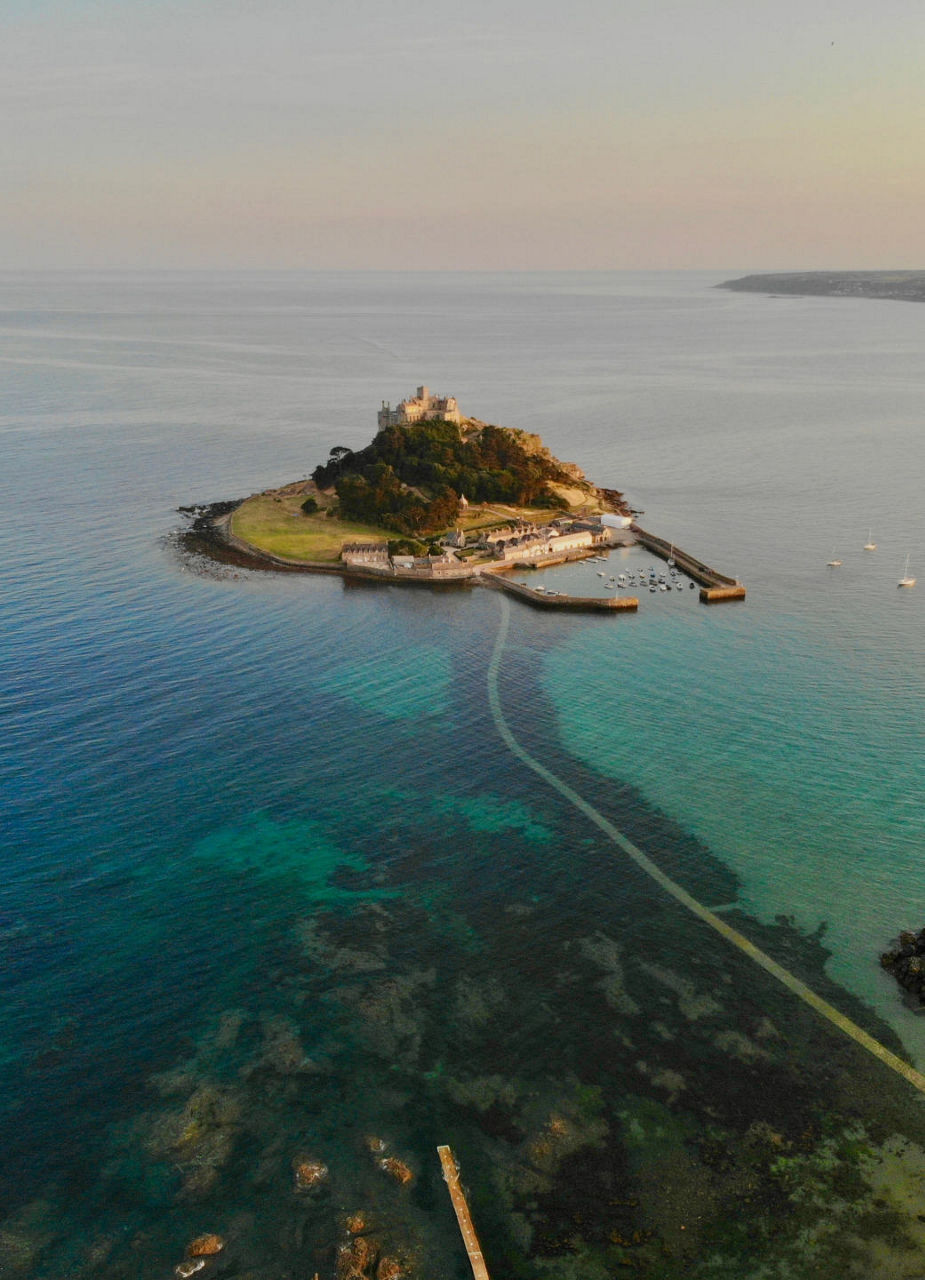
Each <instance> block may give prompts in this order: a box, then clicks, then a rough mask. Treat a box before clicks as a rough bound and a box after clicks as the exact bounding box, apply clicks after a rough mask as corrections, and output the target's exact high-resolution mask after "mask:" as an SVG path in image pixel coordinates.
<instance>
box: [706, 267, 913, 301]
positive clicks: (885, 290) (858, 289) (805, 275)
mask: <svg viewBox="0 0 925 1280" xmlns="http://www.w3.org/2000/svg"><path fill="white" fill-rule="evenodd" d="M716 287H717V289H733V290H735V291H737V292H741V293H766V294H775V295H792V296H795V297H819V298H881V299H888V300H891V301H894V302H925V271H795V272H771V273H769V274H767V275H764V274H762V275H754V276H741V277H740V278H739V279H737V280H724V281H723V282H722V284H718V285H717V286H716Z"/></svg>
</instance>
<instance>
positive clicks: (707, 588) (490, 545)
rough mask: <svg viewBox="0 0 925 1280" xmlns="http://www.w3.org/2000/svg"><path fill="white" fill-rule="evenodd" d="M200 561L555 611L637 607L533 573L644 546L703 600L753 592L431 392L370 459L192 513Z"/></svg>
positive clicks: (387, 427) (395, 412) (406, 405)
mask: <svg viewBox="0 0 925 1280" xmlns="http://www.w3.org/2000/svg"><path fill="white" fill-rule="evenodd" d="M182 510H183V513H184V514H185V515H187V516H189V517H191V518H192V524H191V527H190V528H189V529H188V530H187V531H186V533H185V534H184V535H183V538H182V541H183V545H184V546H185V548H186V549H187V550H188V551H191V552H195V553H199V554H206V555H208V556H210V557H211V558H213V559H220V560H222V561H224V562H225V563H231V564H235V565H239V566H241V567H245V568H253V569H273V570H278V571H279V570H281V571H287V572H308V573H339V574H341V575H342V576H344V577H348V578H355V579H365V580H379V581H383V580H385V581H389V582H393V583H414V584H423V585H429V586H437V585H485V586H496V587H500V588H501V589H502V590H507V591H509V592H510V593H511V594H513V595H516V596H518V597H519V598H520V599H522V600H525V601H526V602H528V603H531V604H536V605H538V606H539V607H543V608H559V609H561V608H586V609H595V610H597V609H608V610H632V609H635V608H636V607H637V606H638V599H637V598H635V597H633V596H625V595H614V596H609V597H604V598H599V597H589V598H585V597H582V598H577V597H574V596H569V595H565V594H563V593H560V592H556V593H552V592H550V593H549V594H548V595H547V594H546V593H545V591H544V590H541V589H536V590H534V589H533V588H531V587H530V586H528V585H527V584H526V583H524V582H513V581H511V580H510V576H509V575H510V573H511V571H513V570H521V571H523V570H530V569H536V568H540V567H547V566H549V565H554V564H561V563H564V562H566V561H568V560H573V559H580V558H585V557H590V556H596V555H600V554H601V552H602V550H605V549H607V548H609V547H614V546H620V545H623V546H628V545H632V544H634V543H637V542H638V543H642V544H643V545H645V546H646V547H647V548H649V549H650V550H651V551H653V552H654V553H655V554H656V555H657V556H660V557H661V558H662V559H665V560H668V561H670V562H671V564H672V565H673V566H674V565H675V564H677V565H678V566H679V569H680V570H683V572H685V573H687V574H688V575H689V577H690V578H691V579H692V580H693V581H695V582H698V583H699V584H700V586H701V598H702V599H705V600H707V601H708V602H712V601H713V600H719V599H741V598H744V595H745V588H744V587H743V586H742V584H741V583H739V582H737V581H736V580H735V579H734V578H729V577H727V576H725V575H723V574H719V573H717V572H716V571H715V570H713V569H711V568H710V567H709V566H707V565H705V564H703V563H702V562H701V561H699V560H697V559H696V558H695V557H693V556H689V555H688V554H687V553H685V552H683V551H682V550H681V549H680V548H673V547H672V546H671V544H670V543H668V542H666V541H665V540H664V539H661V538H657V537H655V536H654V535H652V534H649V533H647V532H646V531H645V530H644V529H642V528H641V527H640V526H639V525H638V523H637V522H636V517H637V516H638V515H640V514H642V513H641V512H638V511H634V510H632V509H631V508H630V506H629V505H628V503H627V502H626V499H625V497H624V494H623V493H622V492H621V491H620V490H618V489H613V488H606V487H602V486H599V485H595V484H593V483H591V481H589V480H588V479H587V477H586V476H585V474H584V472H583V471H582V470H581V468H580V467H578V466H577V465H576V464H575V463H573V462H562V461H560V460H559V459H558V458H556V457H554V456H553V454H552V453H551V452H550V451H549V449H547V448H546V446H545V445H544V444H543V441H542V440H541V439H540V437H539V436H537V435H534V434H531V433H530V432H527V431H523V430H520V429H516V428H510V427H499V426H495V425H493V424H491V423H488V422H484V421H482V420H481V419H479V418H474V417H467V416H465V415H463V414H462V412H461V411H460V409H459V405H458V403H457V400H456V398H455V397H454V396H436V395H432V394H431V392H430V390H429V388H428V387H426V386H420V387H418V388H417V392H416V394H415V395H413V396H410V397H408V398H407V399H405V400H402V401H400V402H399V404H398V405H397V406H396V407H395V408H392V406H391V405H390V404H389V403H387V402H385V401H383V403H382V406H381V408H380V409H379V410H378V412H377V415H376V434H375V436H374V438H373V439H372V441H371V442H370V443H369V444H368V445H367V446H366V447H365V448H363V449H359V450H352V449H349V448H347V447H345V446H338V447H335V448H333V449H332V450H331V451H330V454H329V456H328V458H327V460H326V461H325V462H323V463H320V464H319V465H318V466H316V467H315V469H314V471H313V472H312V473H311V476H309V477H306V478H304V479H301V480H296V481H293V482H290V483H287V484H284V485H282V486H281V487H279V488H275V489H267V490H264V491H263V492H261V493H256V494H253V495H252V496H251V497H248V498H245V499H242V500H240V501H236V502H225V503H213V504H210V505H207V506H200V507H189V508H183V509H182Z"/></svg>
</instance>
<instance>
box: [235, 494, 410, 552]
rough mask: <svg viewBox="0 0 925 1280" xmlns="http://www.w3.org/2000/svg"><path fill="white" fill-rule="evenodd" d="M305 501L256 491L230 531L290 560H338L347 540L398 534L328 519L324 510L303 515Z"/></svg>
mask: <svg viewBox="0 0 925 1280" xmlns="http://www.w3.org/2000/svg"><path fill="white" fill-rule="evenodd" d="M304 500H305V495H304V494H294V495H291V496H284V497H280V498H276V497H271V496H270V495H269V494H264V493H258V494H255V495H254V497H252V498H248V499H247V501H246V502H242V504H241V506H240V507H238V509H237V511H235V513H234V515H233V516H232V520H231V531H232V533H233V534H234V535H235V536H236V537H238V538H241V539H243V540H244V541H245V542H249V543H250V544H251V546H254V547H259V548H260V550H261V551H269V552H270V553H271V554H272V555H276V556H284V557H285V558H286V559H288V560H337V559H339V557H340V549H341V546H342V545H343V544H344V543H345V542H383V541H384V540H385V539H387V538H388V537H390V536H391V537H397V536H398V535H397V534H391V535H390V534H389V531H388V530H387V529H381V528H378V527H377V526H375V525H368V524H353V523H351V522H350V521H347V520H329V519H328V517H327V516H326V515H325V513H324V512H323V511H319V512H318V514H317V515H313V516H306V515H303V514H302V512H301V510H300V505H301V503H302V502H304Z"/></svg>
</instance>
